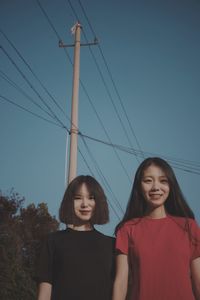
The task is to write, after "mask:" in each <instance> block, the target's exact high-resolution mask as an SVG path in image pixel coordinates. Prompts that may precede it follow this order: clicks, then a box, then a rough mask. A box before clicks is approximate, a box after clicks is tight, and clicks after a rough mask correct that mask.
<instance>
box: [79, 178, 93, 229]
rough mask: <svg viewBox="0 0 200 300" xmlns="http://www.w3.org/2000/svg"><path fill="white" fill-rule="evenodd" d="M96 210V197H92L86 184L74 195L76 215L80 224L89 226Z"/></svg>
mask: <svg viewBox="0 0 200 300" xmlns="http://www.w3.org/2000/svg"><path fill="white" fill-rule="evenodd" d="M94 209H95V199H94V195H91V194H90V193H89V191H88V188H87V186H86V184H85V183H83V184H82V185H81V187H80V189H79V191H78V192H77V193H76V194H75V195H74V213H75V216H76V217H77V218H78V220H79V222H80V224H89V223H90V220H91V218H92V216H93V213H94Z"/></svg>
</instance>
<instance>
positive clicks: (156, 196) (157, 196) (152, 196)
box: [149, 194, 162, 199]
mask: <svg viewBox="0 0 200 300" xmlns="http://www.w3.org/2000/svg"><path fill="white" fill-rule="evenodd" d="M149 196H150V197H151V198H156V199H157V198H160V197H161V196H162V194H149Z"/></svg>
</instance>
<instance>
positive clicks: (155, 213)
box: [146, 206, 167, 219]
mask: <svg viewBox="0 0 200 300" xmlns="http://www.w3.org/2000/svg"><path fill="white" fill-rule="evenodd" d="M146 216H147V217H148V218H151V219H161V218H165V217H166V216H167V213H166V210H165V208H164V207H163V206H161V207H157V208H154V209H151V210H148V211H147V213H146Z"/></svg>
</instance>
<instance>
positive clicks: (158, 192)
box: [141, 165, 170, 212]
mask: <svg viewBox="0 0 200 300" xmlns="http://www.w3.org/2000/svg"><path fill="white" fill-rule="evenodd" d="M141 190H142V194H143V196H144V198H145V201H146V204H147V210H148V211H149V212H152V211H154V210H156V209H159V211H160V212H161V211H162V212H165V208H164V203H165V201H166V200H167V198H168V196H169V192H170V186H169V181H168V178H167V177H166V175H165V173H164V172H163V170H162V169H161V168H160V167H158V166H156V165H150V166H149V167H148V168H147V169H146V170H145V171H144V173H143V176H142V181H141Z"/></svg>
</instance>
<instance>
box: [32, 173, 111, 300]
mask: <svg viewBox="0 0 200 300" xmlns="http://www.w3.org/2000/svg"><path fill="white" fill-rule="evenodd" d="M59 217H60V220H61V222H63V223H65V224H66V225H67V229H66V230H62V231H57V232H54V233H51V234H50V235H49V236H48V238H47V241H46V242H45V244H44V246H43V248H42V251H41V256H40V260H39V270H38V282H39V290H38V300H68V299H69V300H94V299H95V300H102V299H103V300H110V299H111V292H112V280H113V271H114V238H112V237H109V236H105V235H104V234H102V233H100V232H98V231H97V230H96V229H95V228H94V224H105V223H107V222H108V220H109V212H108V204H107V201H106V196H105V193H104V191H103V189H102V187H101V186H100V184H99V183H98V182H97V181H96V179H94V178H93V177H91V176H83V175H81V176H78V177H76V178H75V179H74V180H72V182H71V183H70V184H69V186H68V187H67V189H66V191H65V194H64V197H63V200H62V203H61V206H60V211H59Z"/></svg>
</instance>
